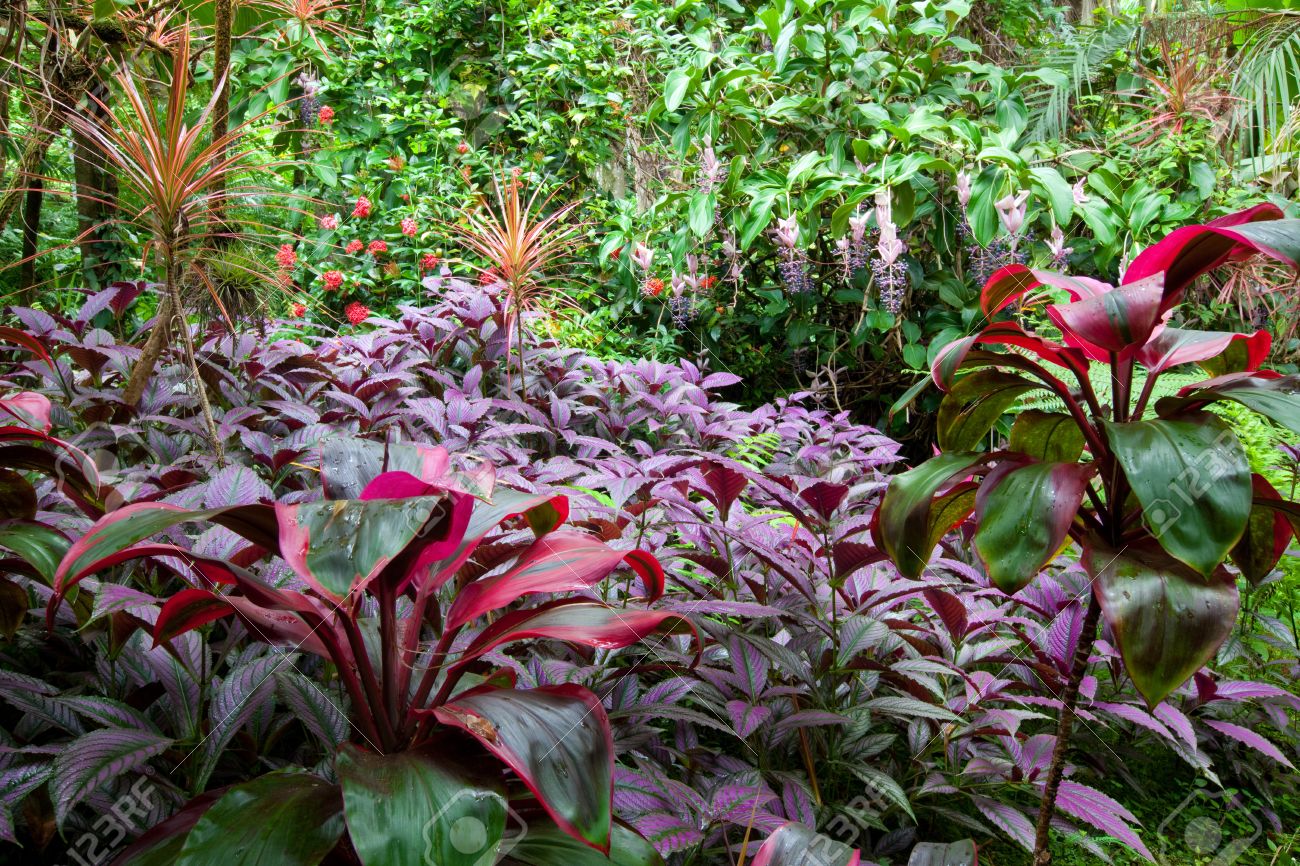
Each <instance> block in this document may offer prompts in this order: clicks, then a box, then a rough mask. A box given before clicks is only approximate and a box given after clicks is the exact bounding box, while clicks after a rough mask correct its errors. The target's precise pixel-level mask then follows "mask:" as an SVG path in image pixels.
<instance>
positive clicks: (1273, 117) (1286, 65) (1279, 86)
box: [1230, 11, 1300, 154]
mask: <svg viewBox="0 0 1300 866" xmlns="http://www.w3.org/2000/svg"><path fill="white" fill-rule="evenodd" d="M1241 32H1243V33H1244V34H1245V40H1246V41H1245V44H1244V45H1243V46H1242V49H1241V51H1240V53H1239V54H1238V57H1239V60H1238V63H1237V66H1236V69H1235V70H1234V72H1233V76H1232V82H1231V85H1230V89H1231V92H1232V94H1233V96H1234V97H1236V100H1237V110H1236V111H1235V112H1234V115H1233V120H1234V123H1235V125H1236V127H1237V129H1238V130H1239V131H1240V132H1241V134H1242V138H1243V141H1244V142H1245V143H1246V144H1247V146H1248V152H1251V153H1256V154H1259V153H1264V152H1266V151H1269V150H1277V149H1279V147H1278V145H1279V143H1280V142H1281V140H1282V139H1283V138H1284V136H1282V135H1281V133H1282V131H1283V130H1284V129H1285V128H1287V124H1288V121H1289V120H1290V119H1291V116H1292V112H1293V111H1294V109H1295V106H1296V104H1297V102H1300V12H1293V11H1278V12H1273V13H1271V14H1267V15H1261V16H1260V17H1258V18H1256V19H1254V20H1253V21H1252V22H1250V23H1249V24H1247V25H1244V26H1243V27H1242V30H1241ZM1283 149H1284V148H1283Z"/></svg>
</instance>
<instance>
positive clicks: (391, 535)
mask: <svg viewBox="0 0 1300 866" xmlns="http://www.w3.org/2000/svg"><path fill="white" fill-rule="evenodd" d="M321 472H322V480H323V483H324V494H325V498H324V499H322V500H320V501H316V502H305V503H297V504H286V503H278V504H275V505H253V506H230V507H222V508H211V509H206V510H202V511H191V510H186V509H182V508H179V507H177V506H174V505H168V504H163V503H138V504H134V505H128V506H125V507H123V508H120V509H118V510H116V511H114V512H112V513H110V514H108V515H106V516H104V517H103V518H102V519H100V520H99V521H98V522H97V523H96V524H95V525H94V526H93V527H91V529H90V530H89V532H87V534H86V535H85V536H84V537H83V538H81V539H80V540H78V541H77V542H76V543H75V544H74V545H73V546H72V548H71V549H70V550H69V551H68V553H67V555H66V556H65V557H64V559H63V561H62V563H61V564H60V566H59V569H58V572H57V575H56V581H55V590H56V592H55V595H54V598H53V600H52V601H51V606H50V614H51V615H52V614H53V612H54V610H55V608H56V606H57V605H58V604H59V603H60V601H61V599H62V598H63V596H64V595H65V594H66V593H67V592H68V591H69V590H71V589H72V588H73V587H74V586H75V585H76V584H77V582H78V581H80V580H81V579H83V578H84V577H86V576H87V575H90V574H92V573H94V572H96V571H100V570H102V569H105V568H108V567H110V566H112V565H116V564H118V563H122V562H126V561H128V560H131V559H137V558H142V557H169V558H171V557H174V558H178V559H180V560H181V561H182V562H184V563H185V564H186V566H188V568H189V569H190V571H191V572H192V580H191V583H192V585H191V586H190V587H189V588H187V589H182V590H180V591H179V592H177V593H176V594H175V595H173V596H172V597H171V598H170V599H169V600H168V601H167V603H166V604H165V605H164V606H163V608H162V610H161V612H160V614H159V616H158V619H157V622H156V623H155V625H154V632H153V636H154V640H155V642H156V643H159V644H167V643H168V642H169V641H171V640H172V639H173V638H175V637H177V636H178V635H181V634H183V633H185V632H187V631H189V630H192V629H196V628H200V627H204V626H207V625H208V624H210V623H215V622H218V621H221V622H224V623H226V624H227V625H231V623H230V618H234V619H235V620H237V621H238V623H239V624H241V625H242V627H243V628H244V629H246V630H247V632H248V634H249V635H251V636H252V637H253V638H255V639H259V640H262V641H265V642H267V643H271V644H274V645H278V646H288V647H291V648H292V649H293V650H294V651H298V652H307V653H312V654H315V655H317V656H320V657H321V658H323V659H324V660H325V662H326V663H327V669H329V670H331V671H332V672H333V676H334V677H336V678H337V682H338V684H339V686H340V687H341V689H342V690H343V691H344V692H345V693H346V694H347V697H348V704H349V718H350V721H351V722H352V725H353V731H354V736H353V740H352V742H350V743H345V744H344V745H343V746H342V747H341V748H340V750H339V753H338V755H337V757H336V759H335V762H334V770H335V772H336V774H337V779H338V781H337V782H333V781H331V780H327V779H324V778H322V777H320V776H317V775H314V774H312V773H307V772H300V771H278V772H273V773H270V774H268V775H265V776H261V777H259V778H257V779H255V780H253V781H251V782H248V783H245V784H242V785H237V786H234V787H232V788H230V789H229V790H228V791H226V792H224V793H223V794H222V795H220V796H214V795H213V794H211V793H209V794H206V795H204V796H202V797H200V798H198V799H197V800H195V801H193V802H192V803H191V804H190V805H189V806H187V807H186V808H185V809H183V810H182V811H181V812H180V813H178V814H177V815H176V816H173V817H172V818H171V819H169V820H168V821H166V822H164V824H162V825H159V826H158V827H156V828H155V829H154V830H153V831H151V832H150V833H148V834H146V835H145V836H143V837H142V838H141V839H140V840H139V841H138V842H137V843H136V844H135V845H134V846H132V848H130V849H128V850H127V851H126V852H125V853H124V855H123V856H122V857H121V858H120V859H119V861H118V862H119V863H122V864H127V863H146V862H147V863H153V862H164V861H166V862H171V861H172V859H173V858H177V857H178V858H179V860H181V861H183V862H187V863H189V862H196V863H198V862H202V863H213V864H217V863H222V862H232V861H238V862H241V863H251V862H259V863H268V864H270V863H277V864H278V863H295V864H303V866H313V864H316V863H321V862H327V863H328V862H355V860H354V859H352V858H353V855H355V858H357V859H359V860H360V862H361V863H362V864H364V866H388V864H408V863H424V862H433V863H439V864H463V866H471V864H475V863H479V862H492V861H491V859H489V860H482V859H481V858H483V857H485V856H489V855H491V856H495V854H496V853H497V852H498V848H499V846H500V845H501V843H502V840H503V839H504V838H515V843H512V844H513V848H512V850H511V851H510V856H511V858H512V859H513V860H516V861H521V862H525V863H540V862H554V860H547V858H548V857H549V858H555V857H559V856H563V857H565V858H568V859H570V860H572V861H574V862H578V863H593V862H594V863H607V862H609V861H608V859H607V858H608V857H616V858H618V859H619V862H629V863H647V862H653V861H654V860H655V859H656V857H655V854H654V851H653V849H652V848H651V847H650V846H649V844H648V843H646V842H645V841H644V840H642V839H641V838H640V837H639V836H637V835H636V834H635V833H634V832H632V831H630V830H628V829H626V828H624V827H623V826H622V825H619V824H617V823H615V822H614V821H613V820H612V814H611V798H612V791H613V764H614V754H613V744H612V739H611V733H610V727H609V721H608V718H607V716H606V714H605V710H604V708H603V706H602V705H601V702H600V699H599V698H597V697H596V695H595V694H593V693H592V692H591V691H589V690H587V689H586V688H584V687H581V686H577V685H559V686H548V687H543V688H536V689H531V690H522V689H516V688H514V676H513V672H512V671H511V670H509V669H499V668H498V669H493V668H492V666H491V665H490V664H488V663H487V662H486V661H485V660H484V656H485V655H486V654H488V653H490V652H492V651H493V650H495V649H497V648H499V647H501V646H502V645H504V644H507V643H509V642H512V641H520V640H525V639H529V638H550V639H556V640H562V641H567V642H570V643H574V644H579V645H585V646H590V647H601V648H615V647H623V646H628V645H630V644H632V643H633V642H635V641H637V640H639V639H641V638H642V637H643V636H645V635H647V634H648V633H650V632H652V631H655V630H656V629H660V628H664V627H667V628H670V629H675V628H680V627H686V628H688V629H689V628H690V627H689V624H688V623H687V622H686V621H685V620H683V619H682V618H681V617H679V616H677V615H675V614H671V613H666V612H661V611H652V610H646V609H643V608H634V607H622V608H615V607H613V606H610V605H608V604H605V603H602V602H599V601H593V600H591V599H589V598H580V597H560V598H558V599H553V600H550V601H546V602H544V603H540V604H521V602H522V601H523V600H524V599H526V598H529V597H532V596H536V595H539V594H545V595H547V596H553V595H554V594H557V593H558V594H564V593H569V592H572V591H574V590H581V589H586V588H588V587H592V586H593V585H595V584H597V583H598V582H600V581H601V580H603V579H604V578H605V577H606V576H608V575H609V574H610V573H611V572H613V571H614V570H615V569H616V568H618V567H619V566H621V565H628V566H630V567H631V568H632V570H633V571H634V572H635V573H636V574H637V575H638V576H639V577H640V580H641V583H642V585H643V587H644V597H645V598H646V599H649V600H653V599H654V598H656V597H658V596H659V595H660V594H661V593H662V591H663V580H664V575H663V571H662V569H661V568H660V566H659V563H658V561H657V560H656V559H655V558H654V557H653V556H651V555H650V554H648V553H646V552H644V551H640V550H633V551H620V550H613V549H611V548H609V547H608V546H607V545H605V544H604V543H603V542H601V541H599V540H597V539H596V538H594V537H592V536H589V535H586V534H582V533H578V532H574V531H566V530H562V529H560V528H559V527H560V525H561V524H562V523H563V522H564V520H565V518H566V516H567V512H568V506H567V500H566V499H565V498H564V497H563V496H553V495H551V494H528V493H521V492H517V491H514V490H507V489H500V488H497V489H494V484H493V473H492V472H491V471H490V467H486V469H485V470H484V471H477V472H474V473H469V474H466V473H457V472H454V471H452V469H451V467H450V461H449V457H448V454H447V452H446V450H445V449H441V448H426V447H419V446H388V447H387V448H385V447H384V446H382V445H377V444H375V443H369V442H360V441H349V440H341V441H337V442H331V443H327V445H326V446H325V447H324V448H323V451H322V457H321ZM196 520H200V521H210V522H212V523H216V524H219V525H221V526H224V527H226V528H227V529H230V530H232V531H234V532H235V533H237V534H238V535H240V536H242V537H243V538H245V539H247V540H248V541H249V542H250V543H251V547H247V548H245V549H243V550H242V551H241V552H240V553H238V554H236V555H235V556H234V557H233V558H232V560H220V559H216V558H210V557H206V556H202V555H198V554H195V553H193V552H190V551H185V550H183V549H181V548H179V547H176V546H173V545H170V544H165V543H159V542H153V541H147V539H149V538H151V537H152V536H155V535H157V534H158V533H160V532H163V531H165V530H168V529H171V528H173V527H177V526H179V525H180V524H183V523H186V522H189V521H196ZM512 526H516V527H517V529H511V527H512ZM503 530H504V531H503ZM529 530H531V533H530V532H529ZM520 536H523V537H522V538H521V537H520ZM266 552H270V553H274V554H276V555H278V556H279V557H280V558H281V559H282V560H283V561H284V562H285V563H287V564H288V566H289V567H290V569H291V570H292V571H293V572H294V574H295V575H296V576H297V578H298V579H299V581H300V583H299V584H298V585H297V588H283V587H277V586H272V585H271V584H270V583H269V582H267V581H265V580H263V579H261V578H259V577H258V576H256V575H254V574H253V573H252V572H251V571H249V570H248V568H247V566H248V565H250V564H251V562H252V560H255V559H256V558H258V557H259V556H260V555H261V554H263V553H266ZM172 561H175V560H172ZM484 620H488V622H487V623H486V624H484V625H481V626H477V625H476V623H483V621H484ZM522 816H527V817H522ZM521 824H523V825H526V832H525V833H524V834H523V836H522V837H520V836H519V834H518V830H519V826H518V825H521ZM511 825H515V826H513V828H512V826H511ZM467 826H468V827H470V828H471V829H472V830H474V832H469V833H468V834H467V831H466V829H465V828H466V827H467ZM512 834H513V835H512ZM250 848H251V849H253V850H257V851H260V852H261V853H260V855H259V856H260V857H261V858H262V859H257V858H254V859H252V860H250V859H248V851H249V850H250ZM593 858H594V859H593Z"/></svg>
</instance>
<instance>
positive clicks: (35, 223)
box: [18, 177, 45, 304]
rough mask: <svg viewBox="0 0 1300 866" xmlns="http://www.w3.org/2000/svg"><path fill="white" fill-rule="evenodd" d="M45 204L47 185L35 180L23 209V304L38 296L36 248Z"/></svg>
mask: <svg viewBox="0 0 1300 866" xmlns="http://www.w3.org/2000/svg"><path fill="white" fill-rule="evenodd" d="M44 202H45V184H44V183H43V182H42V181H41V179H40V178H39V177H38V178H33V179H32V183H31V186H30V187H28V189H27V204H26V205H25V206H24V207H23V251H22V265H21V267H19V269H18V289H19V291H20V292H21V293H22V294H21V295H20V297H21V298H22V303H24V304H30V303H31V302H32V300H33V299H34V298H35V296H36V247H37V244H38V242H39V241H40V236H41V207H42V205H43V204H44Z"/></svg>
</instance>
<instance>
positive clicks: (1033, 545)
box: [974, 463, 1092, 593]
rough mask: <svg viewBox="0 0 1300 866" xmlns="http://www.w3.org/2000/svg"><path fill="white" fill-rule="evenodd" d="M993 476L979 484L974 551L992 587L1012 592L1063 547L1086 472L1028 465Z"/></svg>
mask: <svg viewBox="0 0 1300 866" xmlns="http://www.w3.org/2000/svg"><path fill="white" fill-rule="evenodd" d="M999 471H1000V470H995V475H997V473H998V472H999ZM995 475H990V477H989V478H988V479H986V480H985V482H984V485H983V487H981V489H980V494H979V497H978V499H977V505H976V513H975V519H976V521H977V523H978V524H979V527H978V528H977V529H976V530H975V539H974V542H975V551H976V552H977V553H978V554H979V557H980V559H981V560H982V561H983V562H984V566H985V568H986V569H987V570H988V573H989V577H990V578H991V579H992V580H993V583H994V584H995V585H997V587H998V588H999V589H1001V590H1002V591H1003V592H1006V593H1014V592H1017V591H1019V590H1021V589H1023V588H1024V587H1025V586H1027V585H1028V584H1029V582H1030V581H1032V580H1033V579H1034V578H1035V577H1036V576H1037V575H1038V573H1039V572H1040V571H1042V570H1043V568H1044V567H1045V566H1046V565H1047V564H1048V563H1049V562H1051V561H1052V558H1053V557H1055V556H1056V553H1057V551H1059V550H1060V549H1061V545H1062V544H1064V543H1065V539H1066V537H1067V535H1068V534H1069V531H1070V524H1071V523H1073V521H1074V517H1075V515H1076V514H1078V512H1079V506H1080V505H1081V504H1082V503H1083V497H1084V491H1085V490H1086V489H1087V486H1088V479H1089V477H1090V476H1091V475H1092V469H1091V467H1089V466H1087V465H1083V464H1078V463H1031V464H1029V465H1028V466H1021V467H1019V468H1016V469H1012V470H1011V471H1009V472H1007V473H1005V474H1001V475H998V477H995Z"/></svg>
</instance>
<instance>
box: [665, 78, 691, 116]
mask: <svg viewBox="0 0 1300 866" xmlns="http://www.w3.org/2000/svg"><path fill="white" fill-rule="evenodd" d="M693 83H694V70H692V69H689V68H678V69H674V70H673V71H672V72H669V73H668V77H667V78H666V79H665V80H664V108H666V109H668V110H669V111H676V110H677V109H678V108H679V107H680V106H681V104H682V100H684V99H685V98H686V94H687V93H689V92H690V89H691V85H692V84H693Z"/></svg>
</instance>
